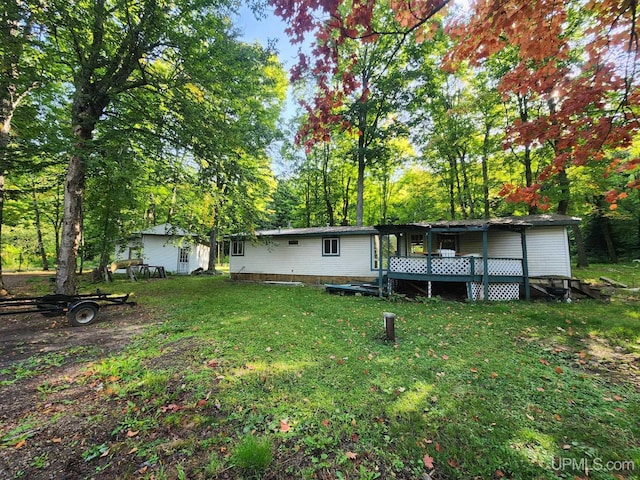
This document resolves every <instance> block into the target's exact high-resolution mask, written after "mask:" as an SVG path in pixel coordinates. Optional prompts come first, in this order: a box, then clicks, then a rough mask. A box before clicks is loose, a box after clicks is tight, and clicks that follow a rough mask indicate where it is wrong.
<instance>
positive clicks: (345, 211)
mask: <svg viewBox="0 0 640 480" xmlns="http://www.w3.org/2000/svg"><path fill="white" fill-rule="evenodd" d="M350 186H351V177H347V185H346V186H345V188H344V197H343V199H342V221H341V222H340V225H342V226H347V225H349V190H350V188H349V187H350Z"/></svg>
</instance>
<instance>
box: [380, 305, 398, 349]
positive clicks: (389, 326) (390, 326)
mask: <svg viewBox="0 0 640 480" xmlns="http://www.w3.org/2000/svg"><path fill="white" fill-rule="evenodd" d="M382 317H383V319H384V331H385V334H386V338H387V340H389V341H391V342H395V341H396V325H395V323H396V314H395V313H389V312H383V313H382Z"/></svg>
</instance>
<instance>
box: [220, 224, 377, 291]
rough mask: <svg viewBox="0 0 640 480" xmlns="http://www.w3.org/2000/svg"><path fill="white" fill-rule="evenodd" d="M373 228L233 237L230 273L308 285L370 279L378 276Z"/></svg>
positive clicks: (290, 230)
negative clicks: (374, 254)
mask: <svg viewBox="0 0 640 480" xmlns="http://www.w3.org/2000/svg"><path fill="white" fill-rule="evenodd" d="M377 234H378V231H377V230H376V229H375V228H373V227H318V228H287V229H277V230H260V231H257V232H256V233H255V238H254V239H249V238H243V237H242V236H237V235H236V236H234V237H232V239H231V246H230V250H229V273H230V274H231V278H232V279H234V280H251V281H286V282H293V281H297V282H304V283H308V284H323V283H341V282H349V281H354V280H361V281H367V280H371V279H373V278H377V276H378V266H377V263H376V258H375V257H374V256H373V255H372V253H371V252H372V251H373V246H372V242H373V241H374V239H375V237H376V235H377Z"/></svg>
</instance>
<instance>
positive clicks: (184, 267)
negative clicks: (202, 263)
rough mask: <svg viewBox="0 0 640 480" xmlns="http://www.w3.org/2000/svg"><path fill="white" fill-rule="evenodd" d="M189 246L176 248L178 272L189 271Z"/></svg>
mask: <svg viewBox="0 0 640 480" xmlns="http://www.w3.org/2000/svg"><path fill="white" fill-rule="evenodd" d="M189 253H191V249H190V248H189V247H180V248H179V249H178V273H189Z"/></svg>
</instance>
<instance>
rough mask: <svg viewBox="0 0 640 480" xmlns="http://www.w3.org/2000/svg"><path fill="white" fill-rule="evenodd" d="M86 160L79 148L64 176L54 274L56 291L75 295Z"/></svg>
mask: <svg viewBox="0 0 640 480" xmlns="http://www.w3.org/2000/svg"><path fill="white" fill-rule="evenodd" d="M85 170H86V166H85V162H84V158H83V157H82V155H81V154H80V153H79V152H78V153H75V154H74V155H72V156H71V160H70V161H69V167H68V170H67V177H66V180H65V192H64V205H63V212H64V213H63V220H62V236H61V239H60V255H59V256H58V269H57V274H56V293H59V294H63V295H75V294H76V291H77V287H78V285H77V279H76V267H77V258H78V250H79V248H80V240H81V238H82V229H81V225H82V201H83V196H84V184H85Z"/></svg>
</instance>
